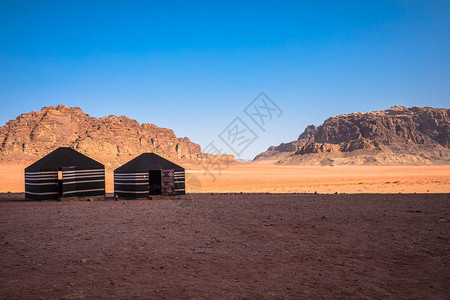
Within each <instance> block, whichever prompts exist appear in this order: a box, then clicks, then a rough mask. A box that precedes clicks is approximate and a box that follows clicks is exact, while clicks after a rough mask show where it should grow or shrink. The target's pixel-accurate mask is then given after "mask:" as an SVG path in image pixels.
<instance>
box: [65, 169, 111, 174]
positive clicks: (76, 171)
mask: <svg viewBox="0 0 450 300" xmlns="http://www.w3.org/2000/svg"><path fill="white" fill-rule="evenodd" d="M63 171H64V173H82V172H105V170H104V169H95V170H86V169H83V170H63Z"/></svg>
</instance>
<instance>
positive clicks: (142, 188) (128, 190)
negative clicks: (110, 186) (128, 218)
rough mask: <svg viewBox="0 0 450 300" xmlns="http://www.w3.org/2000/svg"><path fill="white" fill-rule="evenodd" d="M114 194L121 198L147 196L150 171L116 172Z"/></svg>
mask: <svg viewBox="0 0 450 300" xmlns="http://www.w3.org/2000/svg"><path fill="white" fill-rule="evenodd" d="M114 196H115V197H119V198H131V199H133V198H147V197H148V196H149V173H148V172H136V173H133V172H127V173H116V172H115V173H114Z"/></svg>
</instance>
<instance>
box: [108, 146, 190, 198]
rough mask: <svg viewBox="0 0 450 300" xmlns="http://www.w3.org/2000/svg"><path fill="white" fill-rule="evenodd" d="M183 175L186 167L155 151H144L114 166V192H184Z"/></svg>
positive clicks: (139, 194) (126, 195)
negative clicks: (119, 165) (121, 164)
mask: <svg viewBox="0 0 450 300" xmlns="http://www.w3.org/2000/svg"><path fill="white" fill-rule="evenodd" d="M184 176H185V173H184V168H183V167H180V166H179V165H177V164H175V163H173V162H171V161H169V160H167V159H165V158H163V157H161V156H159V155H157V154H155V153H143V154H141V155H139V156H138V157H136V158H134V159H132V160H131V161H129V162H128V163H126V164H124V165H123V166H121V167H119V168H117V169H115V170H114V196H116V197H119V198H147V197H148V196H149V195H165V196H175V195H184V194H185V183H184Z"/></svg>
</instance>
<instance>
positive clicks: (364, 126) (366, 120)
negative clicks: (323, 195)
mask: <svg viewBox="0 0 450 300" xmlns="http://www.w3.org/2000/svg"><path fill="white" fill-rule="evenodd" d="M449 112H450V110H449V109H445V108H432V107H411V108H408V107H405V106H400V105H399V106H394V107H391V108H389V109H387V110H384V111H373V112H367V113H361V112H356V113H351V114H345V115H339V116H336V117H331V118H329V119H327V120H325V122H324V123H323V124H322V125H320V126H318V127H316V126H314V125H310V126H308V127H307V128H306V129H305V131H304V132H303V133H302V134H301V135H300V136H299V137H298V139H297V140H295V141H292V142H290V143H283V144H281V145H279V146H272V147H270V148H269V149H268V150H267V151H265V152H263V153H261V154H259V155H257V156H256V157H255V159H254V160H255V161H258V160H274V161H277V163H280V164H313V165H314V164H321V165H334V164H356V165H360V164H379V165H389V164H433V163H443V164H448V163H450V149H449V148H450V137H449V136H450V116H449Z"/></svg>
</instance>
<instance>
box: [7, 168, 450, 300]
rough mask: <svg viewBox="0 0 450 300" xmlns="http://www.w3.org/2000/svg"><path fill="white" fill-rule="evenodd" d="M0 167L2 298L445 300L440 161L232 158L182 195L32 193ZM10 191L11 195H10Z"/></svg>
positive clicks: (444, 179)
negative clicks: (324, 162) (54, 197)
mask: <svg viewBox="0 0 450 300" xmlns="http://www.w3.org/2000/svg"><path fill="white" fill-rule="evenodd" d="M24 166H25V165H17V164H15V165H2V166H1V167H0V182H1V192H3V193H2V194H0V245H1V248H0V249H1V250H0V266H1V267H0V299H111V298H114V299H448V297H449V295H450V271H449V264H450V254H449V253H450V243H449V238H450V222H449V221H450V194H449V193H448V192H449V187H450V183H449V173H450V172H449V171H450V168H449V167H448V166H408V167H406V166H390V167H386V166H377V167H370V166H367V167H366V166H359V167H347V166H336V167H300V166H277V165H271V164H247V165H233V166H229V167H228V168H227V169H223V170H220V171H219V170H215V171H213V172H205V170H204V169H202V168H198V167H191V169H190V170H188V171H187V180H188V182H187V187H188V195H187V197H186V198H185V199H176V200H170V199H160V200H133V201H130V200H119V201H113V200H112V199H113V198H112V195H111V194H110V193H111V192H112V188H113V185H112V171H111V170H108V171H107V192H108V193H109V194H108V196H109V199H110V201H94V202H85V201H69V202H64V201H63V202H37V201H36V202H28V201H21V200H23V197H24V195H23V189H24V187H23V168H24ZM7 192H11V193H7Z"/></svg>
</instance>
